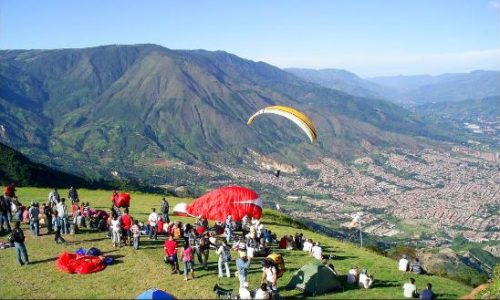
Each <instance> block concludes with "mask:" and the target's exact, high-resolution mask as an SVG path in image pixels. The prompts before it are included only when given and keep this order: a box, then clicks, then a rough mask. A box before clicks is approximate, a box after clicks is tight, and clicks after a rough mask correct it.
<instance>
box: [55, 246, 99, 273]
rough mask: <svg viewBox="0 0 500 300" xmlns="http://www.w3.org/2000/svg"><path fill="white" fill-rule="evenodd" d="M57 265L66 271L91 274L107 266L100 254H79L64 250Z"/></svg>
mask: <svg viewBox="0 0 500 300" xmlns="http://www.w3.org/2000/svg"><path fill="white" fill-rule="evenodd" d="M56 266H57V267H58V268H59V269H60V270H61V271H63V272H66V273H77V274H89V273H95V272H99V271H102V270H104V269H105V268H106V264H105V263H104V260H103V259H101V258H100V257H99V256H92V255H78V254H74V253H68V252H66V251H64V252H63V253H61V255H60V256H59V258H58V259H57V261H56Z"/></svg>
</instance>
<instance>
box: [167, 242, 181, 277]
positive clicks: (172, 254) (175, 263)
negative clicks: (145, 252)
mask: <svg viewBox="0 0 500 300" xmlns="http://www.w3.org/2000/svg"><path fill="white" fill-rule="evenodd" d="M163 248H164V249H165V257H164V260H165V262H166V263H169V264H170V267H171V268H172V274H178V273H179V260H178V259H177V242H176V241H175V240H174V237H173V236H171V235H170V236H169V237H168V239H167V240H166V241H165V246H164V247H163Z"/></svg>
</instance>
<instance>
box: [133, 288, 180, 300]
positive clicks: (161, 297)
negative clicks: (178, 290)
mask: <svg viewBox="0 0 500 300" xmlns="http://www.w3.org/2000/svg"><path fill="white" fill-rule="evenodd" d="M135 299H136V300H145V299H150V300H176V299H177V298H175V297H174V296H173V295H172V294H169V293H167V292H165V291H162V290H159V289H149V290H147V291H144V292H143V293H142V294H140V295H138V296H137V297H136V298H135Z"/></svg>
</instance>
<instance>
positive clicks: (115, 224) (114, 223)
mask: <svg viewBox="0 0 500 300" xmlns="http://www.w3.org/2000/svg"><path fill="white" fill-rule="evenodd" d="M111 230H112V240H113V248H116V245H118V246H120V247H121V240H120V239H121V236H120V231H121V226H120V219H119V218H118V214H117V213H116V212H115V211H112V212H111Z"/></svg>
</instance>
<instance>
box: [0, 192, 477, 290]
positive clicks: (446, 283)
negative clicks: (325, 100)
mask: <svg viewBox="0 0 500 300" xmlns="http://www.w3.org/2000/svg"><path fill="white" fill-rule="evenodd" d="M48 193H49V190H48V189H40V188H19V190H18V195H19V197H20V199H21V201H22V202H23V203H28V202H29V201H45V200H46V198H47V195H48ZM110 194H111V193H110V192H109V191H100V190H99V191H95V190H80V196H81V199H82V201H85V202H87V201H88V202H90V203H91V206H93V207H98V208H104V209H106V208H107V207H108V206H109V204H110ZM160 199H161V195H155V194H143V193H132V207H131V214H132V216H134V217H136V218H138V219H139V220H142V221H144V220H146V218H147V215H148V213H149V211H150V209H151V207H157V208H159V206H160ZM186 200H189V199H178V198H169V201H170V203H171V205H174V204H176V203H178V202H181V201H186ZM177 219H181V220H182V221H186V222H190V221H193V220H192V219H190V218H177ZM263 222H264V224H266V226H267V227H268V228H270V229H271V230H272V231H273V232H276V233H277V235H278V236H279V237H281V236H283V235H284V234H294V233H295V232H297V231H300V232H303V233H304V235H305V236H306V237H307V238H312V239H313V240H314V241H319V242H321V243H322V244H323V246H324V248H325V252H326V253H334V254H336V255H337V256H338V259H337V260H334V261H332V262H333V264H334V265H335V268H336V269H337V270H338V271H339V273H340V274H341V277H340V278H341V280H343V281H344V279H345V276H344V275H345V274H346V273H347V271H348V269H349V268H350V267H351V266H358V267H360V268H361V267H365V268H368V270H369V272H370V273H373V274H374V276H375V278H376V283H375V287H374V288H372V289H369V290H359V289H358V288H357V287H350V286H345V290H344V291H343V292H339V293H333V294H325V295H322V296H321V297H319V298H328V299H335V298H337V299H340V298H342V299H375V298H401V297H402V285H403V283H404V282H405V280H406V279H407V278H408V277H410V276H415V278H416V280H417V286H418V287H419V288H422V287H423V286H424V285H425V283H426V282H432V284H433V285H434V289H435V292H437V293H438V294H439V297H440V298H458V297H459V296H461V295H465V294H467V293H468V292H469V291H470V290H471V288H469V287H468V286H465V285H463V284H460V283H458V282H454V281H452V280H449V279H445V278H440V277H435V276H425V275H421V276H417V275H410V274H404V273H400V272H398V271H397V262H396V261H394V260H391V259H389V258H386V257H382V256H379V255H377V254H375V253H373V252H370V251H369V250H363V249H359V248H357V247H356V246H355V245H352V244H348V243H341V242H339V241H337V240H335V239H332V238H328V237H325V236H322V235H320V234H317V233H313V232H310V231H308V230H305V229H299V228H297V227H296V226H299V224H298V223H297V222H294V221H292V220H289V219H288V218H286V217H285V216H282V215H279V214H277V213H276V212H273V211H267V210H266V211H265V214H264V219H263ZM42 232H43V233H44V232H45V229H42ZM25 233H26V236H27V241H26V244H27V249H28V252H29V256H30V261H31V264H30V265H28V266H25V267H19V266H18V265H17V264H16V262H15V252H14V250H12V249H7V250H0V253H1V255H0V265H1V266H2V273H3V274H12V275H11V276H5V277H4V276H2V277H3V278H2V280H1V281H0V298H87V299H95V298H133V297H135V296H136V295H138V294H139V293H141V292H142V291H144V290H146V289H148V288H153V287H157V288H161V289H164V290H166V291H169V292H171V293H172V294H174V295H176V296H177V297H179V298H214V294H213V292H212V287H213V285H214V284H215V283H217V281H218V278H217V263H216V258H215V255H214V253H211V254H210V263H209V270H208V271H202V270H199V267H198V265H195V274H196V278H195V279H194V280H190V281H187V282H185V281H183V280H182V279H183V277H182V276H179V275H170V271H169V267H168V266H166V265H165V264H164V263H163V260H162V258H163V249H162V248H163V247H162V246H163V238H160V239H159V241H150V240H148V239H147V238H143V239H142V243H141V247H142V249H140V250H139V251H134V250H133V249H131V248H128V247H127V248H120V249H113V248H112V247H111V241H110V240H109V239H107V238H105V234H103V233H86V232H84V233H82V234H79V235H75V236H66V238H67V240H68V241H69V243H68V244H66V245H57V244H55V243H54V241H53V240H52V236H45V235H44V236H41V237H36V238H35V237H32V236H31V234H30V233H29V231H28V230H26V231H25ZM2 239H3V240H5V239H6V237H3V238H2ZM79 247H84V248H89V247H98V248H100V249H101V250H103V251H105V252H106V254H107V255H111V256H114V257H115V258H116V259H117V260H118V263H116V264H114V265H111V266H108V268H107V269H105V270H104V271H102V272H99V273H95V274H91V275H86V276H82V275H69V274H65V273H62V272H60V271H59V270H58V269H57V268H56V266H55V260H56V259H57V257H58V255H59V253H60V252H62V251H63V250H67V251H74V250H76V249H77V248H79ZM277 251H279V252H281V253H282V254H283V255H284V258H285V261H286V266H287V269H288V272H286V273H285V275H284V276H283V277H282V278H281V279H280V280H279V284H278V285H279V289H280V295H281V296H288V297H290V296H299V295H300V293H299V292H298V291H295V290H293V291H287V290H285V289H284V287H285V285H286V284H287V283H288V281H289V280H290V278H291V276H292V274H293V272H294V271H295V270H297V269H299V268H300V267H301V266H302V265H304V264H306V263H307V262H309V261H311V260H312V259H313V258H311V257H309V256H308V255H306V254H305V253H304V252H302V251H282V250H277ZM234 257H236V254H234V255H233V258H234ZM230 266H231V270H232V271H233V272H234V271H235V265H234V262H232V263H231V265H230ZM259 266H260V263H258V262H254V263H252V266H251V271H250V275H249V280H250V287H251V288H256V287H257V285H258V282H259V279H260V275H261V273H260V267H259ZM221 284H222V285H224V286H232V287H233V288H237V285H238V280H237V279H236V278H230V279H228V278H224V279H222V280H221Z"/></svg>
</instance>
